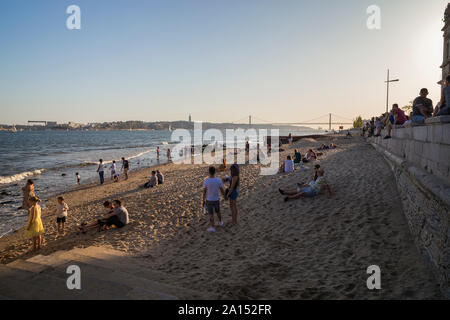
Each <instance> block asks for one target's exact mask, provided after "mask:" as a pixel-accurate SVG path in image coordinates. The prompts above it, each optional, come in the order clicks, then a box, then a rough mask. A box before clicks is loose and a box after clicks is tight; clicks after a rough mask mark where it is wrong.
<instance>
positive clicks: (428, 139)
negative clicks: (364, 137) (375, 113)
mask: <svg viewBox="0 0 450 320" xmlns="http://www.w3.org/2000/svg"><path fill="white" fill-rule="evenodd" d="M385 135H386V132H383V134H382V136H385ZM368 141H369V142H370V143H372V145H373V146H374V147H375V148H376V149H377V150H378V151H379V152H381V153H383V155H384V156H385V158H386V160H387V161H388V163H389V164H390V166H391V168H392V170H393V172H394V176H395V179H396V181H397V186H398V189H399V192H400V194H401V196H402V202H403V207H404V211H405V215H406V218H407V220H408V224H409V228H410V230H411V233H412V234H413V236H414V239H415V242H416V245H417V247H418V248H419V250H420V251H421V253H422V254H423V255H424V256H425V257H426V259H427V261H428V262H429V264H430V266H431V269H432V270H433V272H434V274H435V276H436V278H437V279H438V281H439V283H440V286H441V291H442V293H443V295H444V296H445V297H446V298H448V299H450V285H449V279H450V224H449V221H450V117H439V118H433V119H428V120H427V122H426V124H425V125H420V126H409V127H404V128H403V127H402V128H394V129H393V130H392V139H388V140H384V139H383V138H382V137H378V138H369V139H368Z"/></svg>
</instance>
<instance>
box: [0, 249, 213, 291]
mask: <svg viewBox="0 0 450 320" xmlns="http://www.w3.org/2000/svg"><path fill="white" fill-rule="evenodd" d="M70 265H77V266H78V267H80V269H81V290H69V289H68V288H67V284H66V281H67V278H68V277H69V276H70V275H69V274H67V273H66V270H67V267H68V266H70ZM163 278H164V274H163V273H162V272H159V271H154V270H151V269H150V268H149V266H148V265H146V264H145V263H144V262H143V261H142V260H139V259H138V258H135V257H132V256H130V255H128V254H126V253H123V252H119V251H115V250H112V249H105V248H100V247H88V248H85V249H80V248H74V249H72V250H70V251H58V252H54V253H52V254H51V255H48V256H44V255H36V256H34V257H32V258H29V259H27V260H21V259H19V260H16V261H14V262H12V263H10V264H9V265H0V299H89V300H98V299H136V300H138V299H139V300H140V299H142V300H146V299H152V300H174V299H178V298H181V299H202V298H206V297H205V296H203V294H200V293H198V292H195V291H193V290H189V289H184V288H179V287H175V286H171V285H167V284H164V283H161V282H160V281H161V279H163Z"/></svg>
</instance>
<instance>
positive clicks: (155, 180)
mask: <svg viewBox="0 0 450 320" xmlns="http://www.w3.org/2000/svg"><path fill="white" fill-rule="evenodd" d="M163 183H164V176H163V174H162V173H161V172H159V170H156V171H152V176H151V177H150V180H149V181H148V182H146V183H145V184H144V185H143V187H144V188H145V189H148V188H153V187H156V186H157V185H158V184H163Z"/></svg>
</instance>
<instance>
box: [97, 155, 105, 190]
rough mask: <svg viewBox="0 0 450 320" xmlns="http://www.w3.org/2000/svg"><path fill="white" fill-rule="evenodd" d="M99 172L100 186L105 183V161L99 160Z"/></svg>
mask: <svg viewBox="0 0 450 320" xmlns="http://www.w3.org/2000/svg"><path fill="white" fill-rule="evenodd" d="M99 162H100V163H99V164H98V168H97V172H98V175H99V177H100V184H103V183H104V182H105V168H104V166H103V159H100V160H99Z"/></svg>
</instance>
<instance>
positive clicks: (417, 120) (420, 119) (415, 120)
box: [412, 116, 425, 123]
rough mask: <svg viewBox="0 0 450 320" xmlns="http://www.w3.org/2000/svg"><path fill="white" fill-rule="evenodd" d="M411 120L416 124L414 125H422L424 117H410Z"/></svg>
mask: <svg viewBox="0 0 450 320" xmlns="http://www.w3.org/2000/svg"><path fill="white" fill-rule="evenodd" d="M412 120H413V122H416V123H424V122H425V117H424V116H412Z"/></svg>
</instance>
